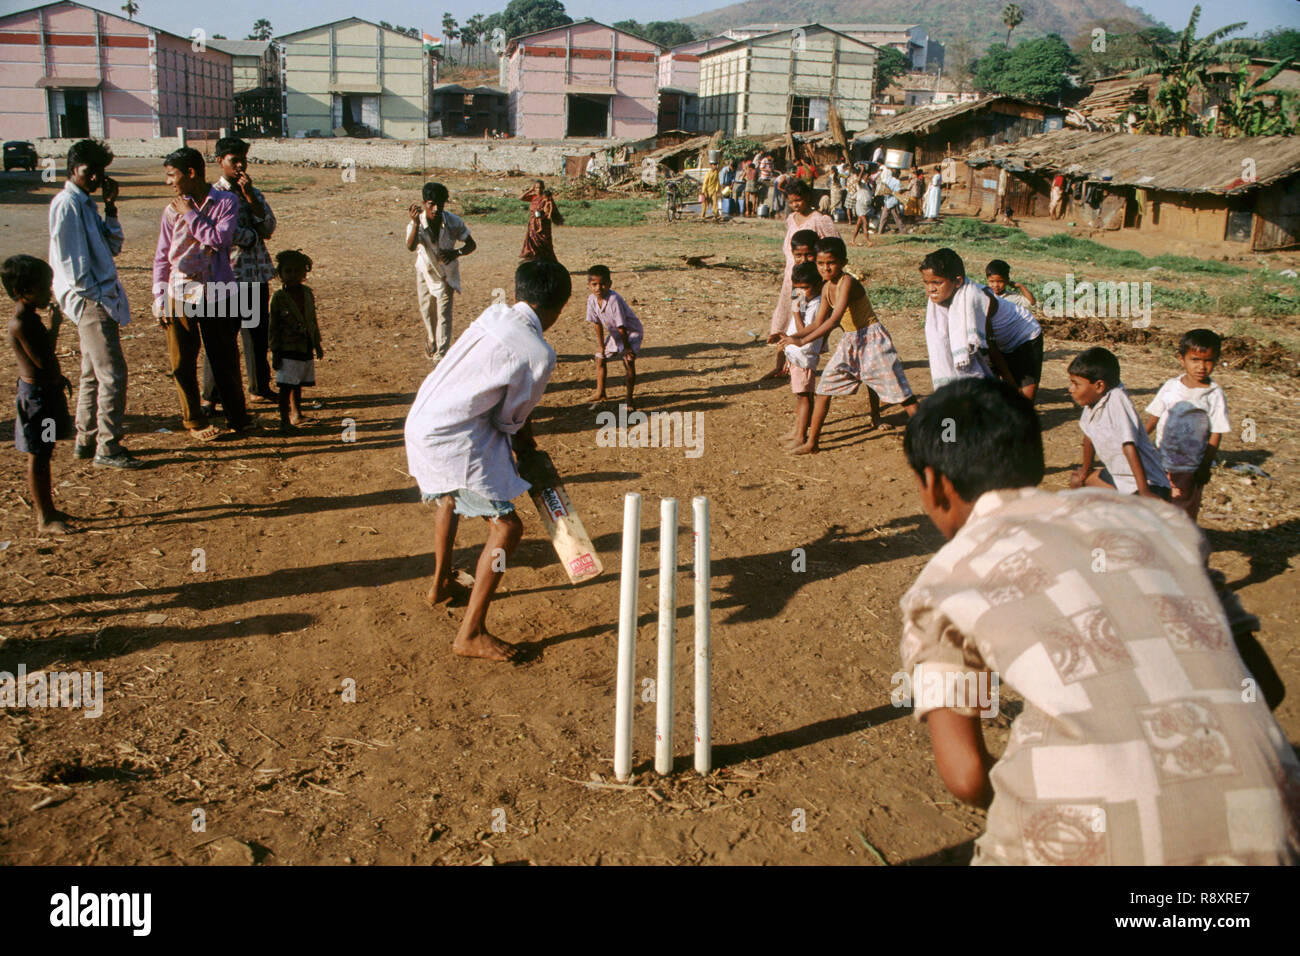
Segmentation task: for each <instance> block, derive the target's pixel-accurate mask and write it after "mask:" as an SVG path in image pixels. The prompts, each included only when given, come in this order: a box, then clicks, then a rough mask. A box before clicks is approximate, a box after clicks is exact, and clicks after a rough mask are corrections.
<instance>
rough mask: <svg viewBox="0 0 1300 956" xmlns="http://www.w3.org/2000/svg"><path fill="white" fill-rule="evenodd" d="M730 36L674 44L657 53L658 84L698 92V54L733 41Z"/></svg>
mask: <svg viewBox="0 0 1300 956" xmlns="http://www.w3.org/2000/svg"><path fill="white" fill-rule="evenodd" d="M733 42H735V41H733V40H732V39H731V37H727V36H716V37H708V38H707V39H704V40H694V41H692V42H690V43H683V44H682V45H681V46H675V47H673V48H672V49H671V50H667V51H665V52H664V53H661V54H660V55H659V86H660V87H661V88H662V87H665V86H671V87H672V88H673V89H677V90H684V91H686V92H689V93H699V92H700V54H701V53H704V52H707V51H708V50H712V49H714V48H715V47H720V46H727V45H728V44H730V43H733Z"/></svg>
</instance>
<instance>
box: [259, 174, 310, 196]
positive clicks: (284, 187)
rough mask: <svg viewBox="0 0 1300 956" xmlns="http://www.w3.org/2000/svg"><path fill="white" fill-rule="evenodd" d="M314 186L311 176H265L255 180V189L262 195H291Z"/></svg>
mask: <svg viewBox="0 0 1300 956" xmlns="http://www.w3.org/2000/svg"><path fill="white" fill-rule="evenodd" d="M315 184H316V180H315V179H314V178H313V177H311V176H266V177H264V178H261V179H259V180H257V188H258V189H260V190H261V191H262V192H264V193H291V192H295V191H297V190H298V189H300V188H302V187H304V186H314V185H315Z"/></svg>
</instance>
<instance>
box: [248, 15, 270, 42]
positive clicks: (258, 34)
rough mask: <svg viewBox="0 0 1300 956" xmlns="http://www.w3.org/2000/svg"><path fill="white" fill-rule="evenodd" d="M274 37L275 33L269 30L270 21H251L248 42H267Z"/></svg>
mask: <svg viewBox="0 0 1300 956" xmlns="http://www.w3.org/2000/svg"><path fill="white" fill-rule="evenodd" d="M273 36H275V31H274V30H272V29H271V21H270V20H267V19H265V18H263V19H259V20H254V21H253V32H252V33H250V34H249V35H248V39H250V40H269V39H271V37H273Z"/></svg>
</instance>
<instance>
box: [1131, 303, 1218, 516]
mask: <svg viewBox="0 0 1300 956" xmlns="http://www.w3.org/2000/svg"><path fill="white" fill-rule="evenodd" d="M1220 341H1221V340H1220V339H1219V336H1218V335H1216V334H1215V333H1214V332H1212V331H1210V330H1209V329H1192V330H1191V331H1190V332H1187V333H1185V334H1184V335H1183V337H1182V339H1181V340H1180V341H1179V343H1178V361H1179V362H1180V363H1181V364H1182V366H1183V374H1182V375H1180V376H1178V377H1177V378H1171V379H1170V380H1169V381H1167V382H1165V384H1164V385H1162V386H1160V391H1158V392H1156V397H1155V398H1153V399H1152V400H1151V404H1150V405H1148V406H1147V410H1146V418H1145V419H1144V420H1143V422H1142V424H1143V425H1144V426H1145V428H1146V431H1147V434H1150V433H1151V431H1152V429H1155V436H1156V447H1158V448H1159V449H1160V459H1161V464H1162V465H1163V466H1164V469H1165V472H1166V473H1167V474H1168V476H1169V483H1170V484H1171V485H1172V486H1173V504H1174V505H1176V506H1177V507H1179V508H1181V509H1182V510H1183V511H1185V512H1186V513H1187V517H1189V518H1191V519H1192V521H1195V520H1196V516H1197V515H1198V514H1199V513H1200V510H1201V493H1202V491H1203V490H1204V488H1205V486H1206V484H1207V483H1208V482H1209V480H1210V466H1211V465H1212V464H1214V457H1215V455H1217V454H1218V452H1219V441H1220V440H1221V439H1222V438H1223V436H1224V435H1225V434H1226V433H1227V432H1228V431H1229V430H1231V428H1232V426H1231V424H1229V422H1228V399H1227V397H1226V396H1225V395H1224V394H1223V389H1222V388H1220V387H1219V385H1218V384H1217V383H1215V381H1214V380H1213V379H1212V378H1211V377H1210V376H1211V375H1212V374H1213V372H1214V366H1215V365H1216V364H1217V363H1218V361H1219V348H1220Z"/></svg>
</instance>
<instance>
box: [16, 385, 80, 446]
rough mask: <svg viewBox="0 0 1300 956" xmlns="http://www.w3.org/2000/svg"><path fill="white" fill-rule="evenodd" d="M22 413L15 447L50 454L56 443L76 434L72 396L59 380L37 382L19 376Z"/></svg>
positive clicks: (17, 423)
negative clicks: (70, 411)
mask: <svg viewBox="0 0 1300 956" xmlns="http://www.w3.org/2000/svg"><path fill="white" fill-rule="evenodd" d="M17 410H18V417H17V420H16V421H15V422H14V447H16V448H17V449H18V450H19V451H21V452H26V453H27V454H29V455H50V454H52V453H53V452H54V443H55V442H56V441H60V440H62V439H67V438H71V437H72V418H71V416H70V415H68V400H67V399H66V398H65V397H64V395H63V388H62V386H60V385H58V384H53V383H47V384H43V385H34V384H33V383H31V382H25V381H23V380H22V379H19V380H18V400H17Z"/></svg>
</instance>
